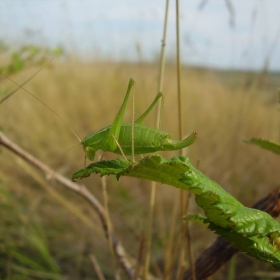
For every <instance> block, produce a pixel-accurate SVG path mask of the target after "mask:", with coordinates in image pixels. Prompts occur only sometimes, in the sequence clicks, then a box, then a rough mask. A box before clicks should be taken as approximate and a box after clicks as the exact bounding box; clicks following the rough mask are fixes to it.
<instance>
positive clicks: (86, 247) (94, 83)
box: [0, 61, 280, 279]
mask: <svg viewBox="0 0 280 280" xmlns="http://www.w3.org/2000/svg"><path fill="white" fill-rule="evenodd" d="M34 71H36V69H35V68H32V69H28V70H25V71H23V72H22V73H20V74H18V75H14V76H13V77H12V78H13V79H14V80H15V81H17V82H19V83H20V82H23V81H24V80H25V79H27V78H28V77H29V76H30V75H31V74H32V73H33V72H34ZM247 75H249V74H248V73H241V74H240V73H239V74H237V73H231V72H228V73H227V74H226V75H225V74H221V73H218V72H214V71H211V70H206V69H192V68H183V72H182V89H183V116H184V119H183V121H184V133H185V134H186V135H187V134H189V133H190V132H192V131H196V132H197V133H198V140H197V141H196V143H195V144H194V145H192V146H191V147H189V148H188V150H187V151H186V153H187V156H188V157H190V159H191V161H192V163H193V164H194V165H195V166H197V167H198V168H199V169H200V170H201V171H202V172H203V173H205V174H206V175H207V176H208V177H210V178H211V179H213V180H215V181H216V182H217V183H219V184H220V185H221V186H222V187H223V188H225V189H226V190H227V191H228V192H230V193H231V194H232V195H233V196H235V197H236V198H237V199H239V200H240V201H241V202H242V203H244V204H246V205H252V204H253V203H254V202H255V201H256V200H257V199H259V198H261V197H262V196H264V195H266V194H267V193H268V192H269V191H270V190H272V189H273V188H274V187H276V186H278V185H279V157H277V156H276V155H274V154H272V153H270V152H267V151H264V150H262V149H260V148H258V147H254V146H250V145H247V144H245V143H243V142H242V139H248V138H251V137H261V138H265V139H270V140H274V141H278V142H279V141H280V134H279V127H280V118H279V112H278V109H279V104H278V103H277V88H276V87H265V88H262V89H259V88H257V87H256V86H255V84H254V83H253V84H252V85H251V86H250V87H248V86H246V78H247ZM131 76H133V77H134V78H135V79H136V81H137V85H136V97H135V98H136V101H135V109H136V115H139V114H141V113H142V112H143V111H144V110H145V109H146V108H147V106H148V105H149V104H150V102H151V100H152V99H153V98H154V96H155V94H156V93H157V79H158V68H157V66H154V65H152V64H145V63H139V64H129V63H109V62H108V63H105V62H103V63H101V62H95V63H81V62H77V61H76V62H68V63H56V64H53V65H52V66H51V67H47V68H45V69H44V70H43V71H42V72H41V73H40V74H38V75H37V76H36V77H35V78H34V79H33V80H32V81H31V82H30V83H28V85H26V86H25V87H26V88H27V89H28V90H29V91H30V92H32V93H33V94H35V95H36V96H37V97H38V98H40V99H41V100H43V101H44V102H45V103H47V104H48V105H49V106H50V107H51V108H52V109H53V110H54V111H55V112H56V113H57V114H59V115H60V116H61V117H62V118H63V119H64V120H66V121H67V123H69V125H70V126H71V127H72V128H73V129H74V130H75V132H76V133H77V134H78V135H79V137H80V138H83V137H85V136H86V135H88V134H90V133H92V132H94V131H97V130H99V129H100V128H102V127H104V126H106V125H109V124H111V122H112V120H113V119H114V117H115V115H116V113H117V111H118V109H119V107H120V104H121V102H122V100H123V97H124V94H125V92H126V87H127V83H128V80H129V78H130V77H131ZM164 79H165V80H164V87H163V88H164V94H165V99H164V112H163V118H162V130H164V131H166V132H169V133H171V134H172V138H173V139H178V125H177V123H178V119H177V96H176V89H177V87H176V70H175V67H174V66H172V65H168V66H167V68H166V73H165V78H164ZM0 87H2V88H4V87H5V88H9V89H11V90H12V89H14V88H16V85H14V84H12V83H11V82H10V81H7V80H4V81H2V82H1V84H0ZM131 114H132V105H131V103H130V105H129V106H128V107H127V110H126V112H125V117H124V119H125V122H131V118H132V117H131ZM155 116H156V114H155V112H152V113H151V115H150V116H149V118H147V120H146V121H145V124H147V125H149V126H151V127H154V126H155ZM0 125H1V129H2V131H3V132H4V133H5V134H6V135H7V136H8V137H10V138H11V139H12V140H13V141H14V142H16V143H17V144H18V145H20V146H21V147H23V148H24V149H26V150H27V151H28V152H30V153H31V154H33V155H34V156H36V157H37V158H39V159H40V160H41V161H43V162H44V163H46V164H47V165H49V166H51V167H52V168H53V169H55V170H56V172H59V173H62V174H64V175H65V176H66V177H69V178H70V177H71V175H72V173H73V172H74V171H76V170H78V169H79V168H82V167H83V160H84V154H83V150H82V147H81V146H80V145H79V142H78V141H77V139H76V138H75V137H74V136H73V134H72V133H71V132H70V131H69V129H68V128H67V127H66V126H65V124H64V123H63V122H62V121H61V120H59V119H58V118H57V117H56V116H55V115H54V114H53V113H52V112H51V111H50V110H48V109H47V108H46V107H44V106H42V104H40V103H39V102H38V101H36V100H35V99H34V98H32V97H31V96H30V95H28V94H27V93H26V92H24V91H23V90H20V91H19V92H17V94H16V95H14V96H13V97H11V98H10V99H8V100H7V101H6V102H5V103H3V104H2V105H1V107H0ZM69 149H70V150H69ZM163 154H164V155H165V156H171V155H174V154H176V153H167V152H165V153H163ZM105 156H106V157H108V158H109V157H114V156H115V155H112V154H109V153H108V154H106V155H105ZM0 162H1V167H0V216H1V220H0V240H1V242H0V243H1V244H0V256H1V259H0V278H1V279H97V278H94V277H95V276H94V275H95V271H94V268H93V265H92V263H91V261H90V258H89V255H90V254H94V255H95V257H96V258H97V260H98V262H99V264H100V266H101V269H102V271H103V273H104V275H105V276H106V279H113V271H114V264H113V262H112V259H111V257H110V250H109V246H108V244H107V241H106V240H105V237H104V234H103V231H102V226H101V224H100V222H99V220H98V217H97V216H96V214H95V213H94V212H93V210H92V209H91V208H90V207H89V206H88V205H87V204H86V203H85V202H84V201H83V200H82V199H80V198H79V197H77V196H76V195H75V194H73V193H71V192H70V191H68V190H65V189H64V188H63V187H60V186H58V185H52V184H51V183H43V182H44V180H43V182H41V181H42V178H41V177H40V176H39V178H38V175H40V174H39V173H38V172H37V171H36V170H34V169H32V168H30V167H29V166H27V165H26V164H25V163H23V162H22V161H21V160H19V159H18V158H16V157H15V156H14V155H13V154H11V153H10V152H8V151H7V150H5V149H4V148H2V149H1V154H0ZM82 183H84V184H86V185H87V186H88V188H89V189H90V191H91V192H92V193H93V194H94V195H95V196H96V197H98V198H99V199H100V200H101V201H102V200H103V198H102V189H101V180H100V178H99V177H98V176H91V177H90V178H88V179H85V180H83V182H82ZM107 188H108V196H109V210H110V214H111V219H112V223H113V225H114V227H115V230H116V233H117V235H118V237H119V238H120V239H121V240H122V242H123V244H124V246H125V247H126V248H127V250H128V252H129V253H130V254H131V255H132V256H134V257H137V252H138V248H139V240H140V238H141V235H142V233H143V232H145V230H146V220H147V216H148V209H149V207H148V205H149V194H150V188H151V187H150V183H149V182H144V181H140V180H135V179H128V178H121V179H120V180H119V181H116V179H115V178H113V177H112V178H111V177H109V178H108V179H107ZM178 194H179V191H178V190H177V189H174V188H173V187H171V186H165V185H158V186H157V197H156V211H155V221H154V235H153V242H152V256H151V271H152V272H153V273H154V274H155V275H157V276H158V277H159V278H162V274H161V271H162V270H163V266H164V254H165V250H166V247H167V243H168V236H169V229H170V227H171V224H172V223H173V222H174V215H173V214H172V212H173V210H172V209H173V208H174V206H175V205H177V204H178V203H179V195H178ZM198 211H200V210H199V209H198V207H197V206H196V205H195V202H194V201H193V200H191V204H190V207H189V212H190V213H197V212H198ZM175 218H176V221H175V224H176V228H177V229H178V231H179V229H180V218H179V216H176V217H175ZM191 232H192V249H193V255H194V257H197V256H198V255H199V254H200V252H201V251H202V250H203V249H205V248H206V247H207V246H209V245H210V244H211V242H213V240H215V236H214V235H213V234H212V233H210V232H209V231H208V230H207V229H205V228H204V227H203V226H201V225H198V224H191ZM179 247H180V244H176V242H175V246H174V248H173V250H174V252H173V254H174V263H175V264H176V261H177V257H176V252H178V248H179ZM186 265H187V263H186ZM235 270H236V273H239V274H240V273H243V272H244V273H245V272H252V271H254V270H258V271H259V270H261V271H265V270H273V268H271V267H270V266H269V265H267V264H265V263H262V262H259V261H256V260H254V259H252V258H250V257H248V256H245V255H243V254H239V255H238V257H237V265H236V268H235ZM35 271H36V273H37V274H36V273H35ZM40 273H41V274H40ZM44 273H45V274H44ZM47 273H49V274H48V275H47ZM226 275H228V268H227V266H225V267H224V268H223V269H221V270H220V271H219V272H217V273H216V275H215V276H214V277H213V279H225V277H226ZM47 276H48V277H47ZM123 279H124V278H123Z"/></svg>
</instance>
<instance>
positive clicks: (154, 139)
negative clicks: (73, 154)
mask: <svg viewBox="0 0 280 280" xmlns="http://www.w3.org/2000/svg"><path fill="white" fill-rule="evenodd" d="M110 129H111V126H107V127H105V128H103V129H102V130H100V131H98V132H96V133H93V134H91V135H89V136H87V137H85V138H84V139H83V140H82V142H81V143H82V145H83V148H84V151H85V153H86V157H87V158H88V159H90V160H93V159H94V156H95V152H96V151H97V150H102V151H104V152H113V153H116V154H122V152H121V150H120V148H119V147H118V146H116V147H115V148H114V149H111V148H110V145H108V141H109V140H110V137H113V136H112V135H110ZM170 137H171V136H170V134H169V133H166V132H164V131H161V130H158V129H153V128H150V127H147V126H144V125H142V124H137V123H134V135H132V124H130V123H126V124H121V128H120V133H119V136H118V139H117V141H118V144H119V146H120V147H121V149H122V151H123V153H124V154H125V155H127V156H131V155H133V154H135V155H139V154H145V153H152V152H157V151H173V150H178V149H182V148H185V147H187V146H189V145H191V144H192V143H193V142H194V141H195V139H196V133H192V134H191V135H190V136H189V137H187V138H186V139H184V140H182V141H173V140H171V139H170ZM132 141H134V142H133V143H134V149H133V150H132Z"/></svg>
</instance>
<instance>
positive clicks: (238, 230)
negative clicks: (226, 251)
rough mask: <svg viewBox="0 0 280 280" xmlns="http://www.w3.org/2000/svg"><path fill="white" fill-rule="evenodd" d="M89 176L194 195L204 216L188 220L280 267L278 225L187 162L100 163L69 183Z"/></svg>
mask: <svg viewBox="0 0 280 280" xmlns="http://www.w3.org/2000/svg"><path fill="white" fill-rule="evenodd" d="M92 173H99V174H100V175H101V176H104V175H115V176H116V177H117V179H118V178H119V177H120V176H129V177H135V178H139V179H147V180H151V181H156V182H159V183H162V184H168V185H171V186H174V187H176V188H180V189H183V190H188V191H190V192H192V193H193V194H194V195H195V198H196V203H197V204H198V205H199V206H200V207H202V208H203V210H204V212H205V216H206V217H204V216H202V215H192V216H190V217H189V219H192V220H198V221H200V222H202V223H203V224H206V225H207V227H208V228H209V229H210V230H212V231H214V232H216V233H218V234H219V235H221V236H222V237H223V238H225V239H226V240H228V241H230V242H232V243H233V245H234V247H236V248H238V249H239V250H241V251H244V252H246V253H248V254H249V255H251V256H253V257H256V258H258V259H261V260H263V261H266V262H269V263H271V264H272V265H273V266H276V267H280V250H279V248H278V244H279V243H280V242H279V239H280V224H279V223H278V222H276V221H275V220H274V219H273V218H272V217H271V216H270V215H268V214H267V213H265V212H263V211H260V210H256V209H252V208H248V207H245V206H243V205H242V204H241V203H240V202H239V201H237V200H236V199H235V198H234V197H232V196H231V195H230V194H229V193H228V192H226V191H225V190H224V189H223V188H221V187H220V186H219V185H218V184H217V183H215V182H214V181H212V180H210V179H209V178H207V177H206V176H205V175H204V174H202V173H201V172H200V171H198V170H197V169H196V168H194V167H193V166H192V165H191V163H190V161H189V159H188V158H186V157H173V158H170V159H165V158H163V157H161V156H159V155H152V156H147V157H144V158H143V159H142V160H140V161H139V162H133V163H132V162H131V161H127V160H124V159H114V160H110V161H100V162H96V163H92V164H90V165H89V166H88V167H86V168H85V169H81V170H79V171H78V172H76V173H75V174H74V175H73V176H72V180H74V181H75V180H78V179H81V178H85V177H88V176H90V175H91V174H92Z"/></svg>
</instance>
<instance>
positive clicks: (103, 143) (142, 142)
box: [81, 78, 196, 161]
mask: <svg viewBox="0 0 280 280" xmlns="http://www.w3.org/2000/svg"><path fill="white" fill-rule="evenodd" d="M134 84H135V80H134V79H133V78H131V79H130V80H129V84H128V88H127V92H126V95H125V98H124V100H123V103H122V105H121V107H120V109H119V111H118V113H117V115H116V117H115V119H114V121H113V123H112V125H109V126H107V127H105V128H103V129H101V130H99V131H97V132H95V133H92V134H91V135H89V136H87V137H85V138H84V139H83V140H82V141H81V144H82V145H83V149H84V151H85V156H86V158H88V159H89V160H91V161H93V160H94V157H95V152H96V151H97V150H102V151H104V152H113V153H116V154H124V155H128V156H130V155H132V156H133V155H139V154H145V153H152V152H157V151H173V150H179V149H182V148H185V147H187V146H189V145H191V144H192V143H193V142H194V141H195V139H196V133H195V132H193V133H192V134H190V135H189V136H188V137H187V138H185V139H183V140H182V141H173V140H171V139H170V134H168V133H166V132H164V131H161V130H158V129H153V128H150V127H148V126H144V125H142V122H143V120H144V119H145V118H146V116H147V115H148V114H149V113H150V111H151V110H152V109H153V107H154V106H155V105H156V103H157V102H158V100H159V99H160V98H162V96H163V95H162V93H158V94H157V96H156V97H155V99H154V100H153V102H152V103H151V105H150V106H149V107H148V109H147V110H146V111H145V112H144V113H143V114H142V115H141V116H140V117H139V118H138V119H136V120H135V122H134V123H133V124H131V123H122V119H123V115H124V111H125V108H126V106H127V101H128V98H129V95H130V93H131V89H132V87H133V86H134ZM133 130H134V133H133ZM132 141H134V142H133V143H132Z"/></svg>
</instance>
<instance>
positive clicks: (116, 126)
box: [107, 78, 135, 151]
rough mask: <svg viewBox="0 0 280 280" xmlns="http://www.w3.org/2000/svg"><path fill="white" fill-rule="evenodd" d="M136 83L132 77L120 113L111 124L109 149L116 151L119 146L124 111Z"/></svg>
mask: <svg viewBox="0 0 280 280" xmlns="http://www.w3.org/2000/svg"><path fill="white" fill-rule="evenodd" d="M134 85H135V80H134V79H133V78H130V80H129V84H128V88H127V91H126V95H125V98H124V100H123V103H122V105H121V107H120V110H119V111H118V113H117V115H116V117H115V119H114V121H113V123H112V125H111V128H110V131H109V139H108V140H107V141H108V142H107V145H108V147H109V149H108V150H111V151H114V150H115V149H116V148H117V143H116V141H115V139H116V140H118V139H119V135H120V130H121V125H122V120H123V115H124V111H125V108H126V106H127V102H128V98H129V95H130V92H131V89H132V87H133V86H134ZM111 135H114V136H115V139H114V137H111Z"/></svg>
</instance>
